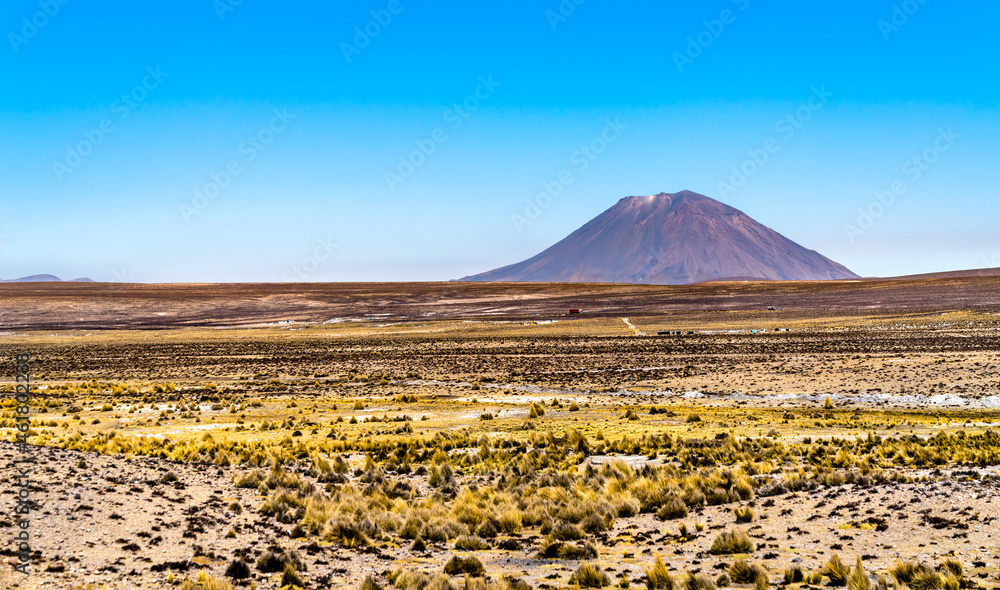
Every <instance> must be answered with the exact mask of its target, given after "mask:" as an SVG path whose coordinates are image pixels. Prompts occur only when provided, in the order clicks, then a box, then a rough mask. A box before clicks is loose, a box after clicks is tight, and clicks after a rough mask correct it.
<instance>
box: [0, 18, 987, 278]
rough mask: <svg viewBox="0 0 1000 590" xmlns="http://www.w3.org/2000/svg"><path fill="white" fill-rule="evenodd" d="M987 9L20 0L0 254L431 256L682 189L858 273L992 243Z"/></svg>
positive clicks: (891, 269) (36, 263)
mask: <svg viewBox="0 0 1000 590" xmlns="http://www.w3.org/2000/svg"><path fill="white" fill-rule="evenodd" d="M63 1H65V3H62V2H63ZM39 15H41V16H39ZM998 16H1000V6H980V5H978V4H976V5H974V4H973V3H971V2H957V3H950V4H944V3H936V2H924V3H921V2H919V1H918V0H910V1H908V2H891V1H887V2H879V3H874V4H870V5H869V4H866V5H854V4H851V5H847V6H844V5H829V6H823V7H816V6H780V7H778V6H770V5H766V4H763V3H758V2H755V1H753V0H735V1H734V0H725V1H713V2H709V3H704V4H701V5H698V6H687V5H685V6H680V7H676V8H673V7H664V6H656V7H653V8H649V7H647V6H644V5H642V4H639V3H626V4H623V5H615V6H613V7H612V6H610V5H604V4H601V3H596V2H585V1H583V0H576V1H575V2H574V1H572V0H566V1H563V2H559V1H556V0H553V1H551V2H544V3H541V4H535V3H529V2H512V3H506V4H504V5H503V6H475V7H469V6H464V5H459V4H453V3H447V4H444V5H441V4H438V5H428V4H421V3H417V2H412V1H411V0H380V1H374V2H363V3H358V4H357V5H352V6H345V5H333V6H322V7H316V6H311V5H308V4H306V3H298V2H293V3H290V4H286V5H282V7H281V9H280V10H277V9H274V8H270V7H265V6H262V5H255V4H252V3H247V2H237V1H235V0H217V1H215V2H212V1H209V0H204V1H202V2H184V3H181V4H180V5H169V6H145V5H137V4H134V3H124V2H112V3H109V4H105V5H103V6H101V7H95V6H89V5H86V4H83V3H76V2H71V1H69V0H53V2H51V3H49V2H45V1H43V2H38V1H37V0H36V1H22V0H17V1H15V2H11V3H8V6H7V9H6V10H5V11H4V16H3V18H2V20H0V23H2V26H3V30H4V32H5V33H7V34H6V36H5V38H6V39H7V45H6V46H5V47H4V49H2V50H0V67H3V68H4V71H5V73H6V74H7V82H8V86H9V90H8V92H6V93H5V94H4V95H3V97H2V98H0V121H2V129H3V133H4V137H5V139H6V141H4V142H3V144H2V145H3V147H2V148H0V150H2V152H0V191H2V192H3V194H4V195H5V198H4V205H5V207H4V209H3V213H2V214H0V261H2V264H0V277H2V278H4V279H11V278H17V277H21V276H27V275H35V274H54V275H57V276H59V277H61V278H63V279H71V278H75V277H83V276H86V277H89V278H92V279H94V280H97V281H120V282H132V281H135V282H272V281H286V280H296V281H298V280H308V281H412V280H421V281H429V280H450V279H456V278H460V277H463V276H466V275H471V274H475V273H480V272H484V271H487V270H489V269H492V268H496V267H500V266H504V265H508V264H512V263H515V262H518V261H521V260H524V259H526V258H529V257H531V256H533V255H535V254H537V253H539V252H540V251H542V250H544V249H545V248H547V247H549V246H551V245H552V244H554V243H556V242H557V241H559V240H561V239H562V238H564V237H566V236H567V235H568V234H569V233H571V232H572V231H574V230H575V229H577V228H578V227H580V226H581V225H583V224H584V223H586V222H587V221H589V220H590V219H592V218H593V217H595V216H597V215H598V214H600V213H601V212H603V211H605V210H606V209H608V208H609V207H611V206H612V205H614V204H615V203H616V202H617V201H618V200H619V199H621V198H623V197H627V196H633V195H650V194H656V193H660V192H669V193H673V192H678V191H681V190H692V191H694V192H698V193H701V194H704V195H707V196H709V197H712V198H715V199H719V200H721V201H723V202H724V203H727V204H729V205H732V206H734V207H736V208H738V209H740V210H742V211H744V212H745V213H747V214H748V215H750V216H751V217H753V218H754V219H756V220H757V221H759V222H761V223H762V224H764V225H766V226H768V227H770V228H772V229H774V230H775V231H777V232H779V233H781V234H783V235H785V236H787V237H788V238H790V239H792V240H794V241H795V242H798V243H799V244H801V245H803V246H805V247H806V248H809V249H812V250H816V251H818V252H820V253H821V254H823V255H824V256H827V257H829V258H831V259H832V260H835V261H836V262H838V263H841V264H843V265H845V266H846V267H848V268H849V269H851V270H852V271H854V272H855V273H857V274H859V275H862V276H900V275H909V274H917V273H929V272H943V271H950V270H962V269H972V268H982V267H987V266H993V267H997V266H1000V236H998V234H997V232H996V229H995V228H996V227H997V225H998V223H1000V211H998V210H997V207H996V202H997V198H996V197H997V196H998V195H997V194H996V193H997V189H996V182H995V180H994V179H993V178H992V174H991V165H992V164H993V162H995V161H996V159H997V157H998V156H1000V145H998V142H997V139H996V138H997V137H1000V118H998V109H997V107H998V99H997V93H996V90H997V82H996V81H995V80H993V79H992V77H991V76H990V74H991V73H992V70H991V68H990V66H992V65H994V64H995V63H997V58H998V57H1000V50H998V46H997V43H996V41H995V40H994V35H993V32H992V27H991V25H992V23H993V22H994V20H995V18H996V17H998ZM366 28H367V30H368V33H365V29H366ZM462 103H465V104H466V106H461V105H462ZM587 146H591V147H590V148H587ZM594 147H598V148H602V149H600V150H598V151H600V152H601V153H588V152H587V150H588V149H593V148H594ZM421 150H422V151H421ZM401 158H403V159H404V160H408V161H407V162H405V163H403V164H401ZM914 158H917V160H914ZM755 160H756V161H755ZM740 168H744V171H745V172H746V171H750V172H749V173H748V174H744V176H745V178H742V179H741V178H740V177H739V175H738V174H737V175H736V177H735V178H734V170H738V169H740ZM567 175H568V176H567ZM560 177H563V178H564V179H566V178H569V179H571V182H563V181H560ZM213 183H214V184H215V187H213ZM546 187H548V190H549V191H551V192H553V193H558V197H557V198H550V199H549V200H548V202H547V205H546V206H541V207H538V210H537V213H538V214H537V216H532V215H530V213H531V211H532V210H531V206H530V205H529V204H528V203H527V201H533V202H534V203H535V205H536V206H537V205H538V204H539V203H546V201H544V200H542V201H539V200H538V196H539V194H541V193H542V192H543V191H545V190H546ZM215 188H218V189H219V190H218V195H217V196H215V197H211V198H210V196H206V195H210V194H211V193H212V192H213V191H214V190H215ZM893 188H895V189H897V194H895V195H893V196H891V197H889V196H887V195H886V194H885V193H886V191H891V190H893ZM879 194H881V195H882V201H883V202H884V203H890V204H889V205H888V206H886V205H885V204H883V203H880V201H879V197H878V196H877V195H879ZM880 207H881V208H880ZM859 209H864V210H867V211H869V212H871V213H877V214H874V215H872V216H871V219H870V220H865V219H860V220H859ZM867 221H870V222H871V223H870V226H869V225H868V223H867ZM310 260H311V261H310ZM303 267H310V268H312V270H309V271H306V270H304V268H303ZM296 268H297V269H298V270H296Z"/></svg>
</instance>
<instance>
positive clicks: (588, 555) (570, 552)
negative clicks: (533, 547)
mask: <svg viewBox="0 0 1000 590" xmlns="http://www.w3.org/2000/svg"><path fill="white" fill-rule="evenodd" d="M538 556H539V557H544V558H546V559H574V560H577V561H582V560H584V559H596V558H597V547H594V546H593V545H591V544H590V543H583V544H582V545H581V544H577V545H574V544H572V543H564V542H562V541H555V540H548V541H546V542H544V543H542V545H541V546H540V547H539V550H538Z"/></svg>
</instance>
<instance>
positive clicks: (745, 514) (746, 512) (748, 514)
mask: <svg viewBox="0 0 1000 590" xmlns="http://www.w3.org/2000/svg"><path fill="white" fill-rule="evenodd" d="M733 514H735V515H736V522H737V523H747V522H753V509H752V508H750V507H749V506H747V507H746V508H740V507H737V508H736V509H735V510H733Z"/></svg>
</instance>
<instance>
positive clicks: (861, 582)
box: [847, 556, 872, 590]
mask: <svg viewBox="0 0 1000 590" xmlns="http://www.w3.org/2000/svg"><path fill="white" fill-rule="evenodd" d="M847 588H848V590H872V581H871V579H869V578H868V572H866V571H865V566H864V565H862V563H861V557H860V556H858V561H857V563H856V564H855V565H854V569H853V570H852V571H851V573H850V575H849V576H848V577H847Z"/></svg>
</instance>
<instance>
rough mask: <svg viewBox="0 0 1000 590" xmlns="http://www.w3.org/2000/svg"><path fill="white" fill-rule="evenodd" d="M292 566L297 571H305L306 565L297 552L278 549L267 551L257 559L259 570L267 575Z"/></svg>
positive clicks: (273, 548)
mask: <svg viewBox="0 0 1000 590" xmlns="http://www.w3.org/2000/svg"><path fill="white" fill-rule="evenodd" d="M286 565H290V566H292V567H293V568H295V569H296V570H299V571H304V570H305V564H304V563H302V559H301V558H300V557H299V554H298V553H297V552H295V551H285V550H283V549H280V548H278V547H270V548H268V549H265V550H264V552H263V553H261V555H260V557H259V558H257V569H258V570H259V571H262V572H264V573H266V574H271V573H276V572H280V571H284V569H285V566H286Z"/></svg>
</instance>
